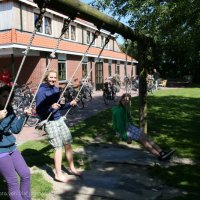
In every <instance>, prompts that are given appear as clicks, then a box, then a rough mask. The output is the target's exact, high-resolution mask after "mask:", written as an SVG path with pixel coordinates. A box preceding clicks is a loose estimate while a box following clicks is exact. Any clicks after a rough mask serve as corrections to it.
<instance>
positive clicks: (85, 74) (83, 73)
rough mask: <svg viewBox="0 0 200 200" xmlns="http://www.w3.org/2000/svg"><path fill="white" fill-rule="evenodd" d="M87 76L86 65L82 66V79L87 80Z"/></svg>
mask: <svg viewBox="0 0 200 200" xmlns="http://www.w3.org/2000/svg"><path fill="white" fill-rule="evenodd" d="M87 76H88V70H87V63H83V64H82V77H83V78H87Z"/></svg>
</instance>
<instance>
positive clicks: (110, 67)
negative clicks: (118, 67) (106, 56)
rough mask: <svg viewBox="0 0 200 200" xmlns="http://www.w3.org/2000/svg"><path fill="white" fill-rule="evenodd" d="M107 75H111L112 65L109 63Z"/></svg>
mask: <svg viewBox="0 0 200 200" xmlns="http://www.w3.org/2000/svg"><path fill="white" fill-rule="evenodd" d="M108 76H112V66H111V64H109V65H108Z"/></svg>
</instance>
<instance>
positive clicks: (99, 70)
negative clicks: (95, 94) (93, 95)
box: [95, 62, 103, 90]
mask: <svg viewBox="0 0 200 200" xmlns="http://www.w3.org/2000/svg"><path fill="white" fill-rule="evenodd" d="M95 86H96V90H102V89H103V62H96V63H95Z"/></svg>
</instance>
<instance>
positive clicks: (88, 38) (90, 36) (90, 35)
mask: <svg viewBox="0 0 200 200" xmlns="http://www.w3.org/2000/svg"><path fill="white" fill-rule="evenodd" d="M94 34H95V33H94V32H92V31H90V30H87V31H86V44H88V45H90V43H91V42H92V40H93V38H94ZM92 46H96V41H95V40H94V42H93V43H92Z"/></svg>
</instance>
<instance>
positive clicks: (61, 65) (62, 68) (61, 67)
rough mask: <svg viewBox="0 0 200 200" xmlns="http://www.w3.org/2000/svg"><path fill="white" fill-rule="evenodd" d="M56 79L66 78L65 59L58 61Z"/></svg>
mask: <svg viewBox="0 0 200 200" xmlns="http://www.w3.org/2000/svg"><path fill="white" fill-rule="evenodd" d="M58 80H59V81H64V80H66V65H65V61H58Z"/></svg>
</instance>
